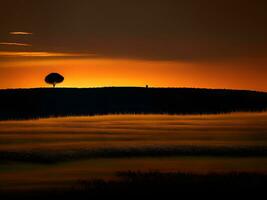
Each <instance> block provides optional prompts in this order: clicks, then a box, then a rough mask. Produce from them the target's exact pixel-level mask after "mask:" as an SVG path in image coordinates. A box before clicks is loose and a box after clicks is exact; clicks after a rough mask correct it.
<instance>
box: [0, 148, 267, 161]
mask: <svg viewBox="0 0 267 200" xmlns="http://www.w3.org/2000/svg"><path fill="white" fill-rule="evenodd" d="M175 156H177V157H178V156H211V157H266V156H267V147H265V146H258V147H197V146H181V147H179V146H178V147H170V148H157V147H155V148H154V147H150V148H110V149H104V148H102V149H96V150H92V149H91V150H86V149H83V150H82V149H81V150H72V151H68V150H66V151H56V152H44V151H31V152H21V151H20V152H17V151H16V152H15V151H13V152H12V151H0V163H5V162H10V161H18V162H27V163H40V164H54V163H60V162H67V161H75V160H83V159H84V160H85V159H95V158H131V157H175Z"/></svg>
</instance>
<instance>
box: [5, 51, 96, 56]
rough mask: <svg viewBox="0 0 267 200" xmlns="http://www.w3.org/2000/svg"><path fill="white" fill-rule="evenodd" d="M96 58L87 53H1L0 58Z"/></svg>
mask: <svg viewBox="0 0 267 200" xmlns="http://www.w3.org/2000/svg"><path fill="white" fill-rule="evenodd" d="M89 56H96V55H95V54H89V53H88V54H86V53H84V54H83V53H61V52H42V51H34V52H14V51H0V57H89Z"/></svg>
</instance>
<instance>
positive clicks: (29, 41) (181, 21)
mask: <svg viewBox="0 0 267 200" xmlns="http://www.w3.org/2000/svg"><path fill="white" fill-rule="evenodd" d="M266 10H267V2H266V1H263V0H261V1H260V0H253V1H248V0H242V1H241V0H231V1H230V0H213V1H211V0H210V1H208V0H201V1H200V0H142V1H137V0H45V1H43V0H1V6H0V24H1V28H0V80H1V81H0V88H17V87H20V88H21V87H22V88H25V87H26V88H28V87H45V86H46V85H45V83H44V81H43V80H44V76H45V75H46V74H48V73H49V72H59V73H61V74H62V75H64V76H65V82H64V83H63V84H62V85H61V87H102V86H144V85H146V84H148V85H151V86H160V87H207V88H233V89H252V90H262V91H267V78H266V75H267V26H266V22H267V12H266Z"/></svg>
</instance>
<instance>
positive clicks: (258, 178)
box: [0, 171, 267, 199]
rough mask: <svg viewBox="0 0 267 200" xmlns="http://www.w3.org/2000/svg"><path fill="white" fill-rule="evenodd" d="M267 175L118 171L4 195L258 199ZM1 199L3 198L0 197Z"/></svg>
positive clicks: (58, 197)
mask: <svg viewBox="0 0 267 200" xmlns="http://www.w3.org/2000/svg"><path fill="white" fill-rule="evenodd" d="M266 185H267V174H255V173H227V174H186V173H179V172H176V173H175V172H174V173H161V172H147V173H142V172H132V171H129V172H118V173H117V179H116V180H109V181H105V180H92V181H86V180H81V181H79V182H78V183H77V185H75V186H73V187H72V188H69V189H64V190H54V191H53V190H48V191H47V190H46V191H35V192H28V193H15V194H14V193H13V194H10V193H9V194H8V193H6V194H2V198H5V199H6V198H7V197H9V198H10V199H12V197H13V198H14V199H16V198H18V199H36V198H38V199H91V198H100V197H106V198H116V199H120V198H122V199H132V198H134V199H136V198H143V197H146V198H149V199H151V198H158V197H162V198H164V199H166V198H175V199H179V198H182V199H183V198H205V199H221V198H233V197H238V198H244V197H251V198H254V199H256V198H259V197H260V195H264V194H265V190H266ZM0 197H1V196H0Z"/></svg>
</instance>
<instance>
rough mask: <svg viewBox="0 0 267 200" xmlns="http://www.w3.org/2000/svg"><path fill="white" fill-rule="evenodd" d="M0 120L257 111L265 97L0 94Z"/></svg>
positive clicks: (152, 92)
mask: <svg viewBox="0 0 267 200" xmlns="http://www.w3.org/2000/svg"><path fill="white" fill-rule="evenodd" d="M0 102H1V104H0V119H1V120H6V119H28V118H39V117H49V116H68V115H96V114H111V113H157V114H158V113H169V114H196V113H223V112H233V111H261V110H265V109H266V108H267V93H262V92H254V91H241V90H210V89H190V88H115V87H114V88H90V89H72V88H57V89H45V88H43V89H14V90H0Z"/></svg>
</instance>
